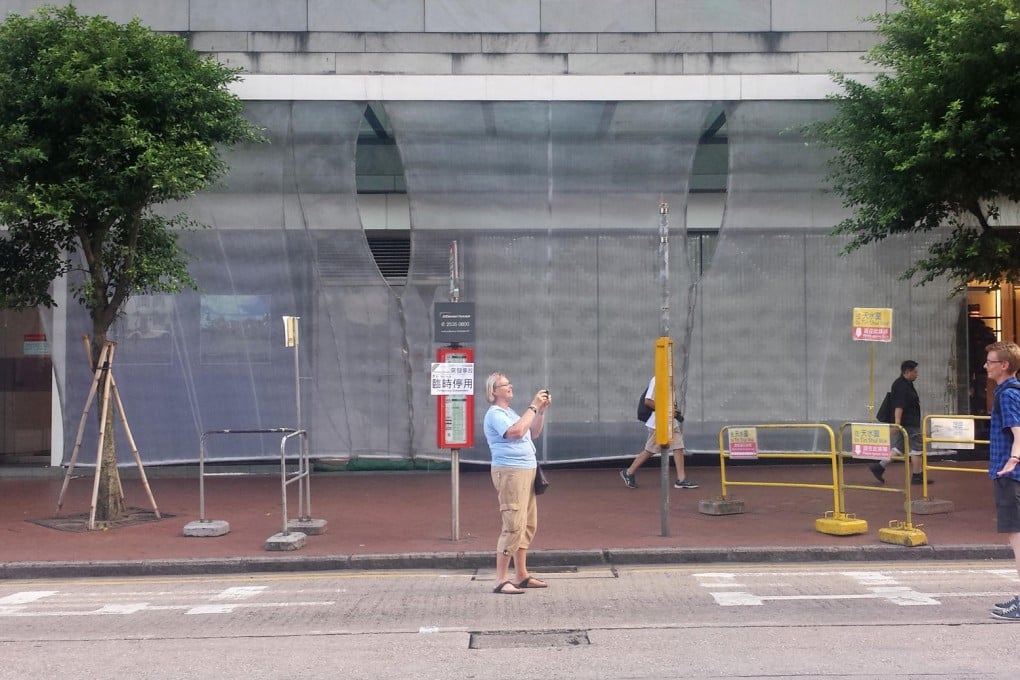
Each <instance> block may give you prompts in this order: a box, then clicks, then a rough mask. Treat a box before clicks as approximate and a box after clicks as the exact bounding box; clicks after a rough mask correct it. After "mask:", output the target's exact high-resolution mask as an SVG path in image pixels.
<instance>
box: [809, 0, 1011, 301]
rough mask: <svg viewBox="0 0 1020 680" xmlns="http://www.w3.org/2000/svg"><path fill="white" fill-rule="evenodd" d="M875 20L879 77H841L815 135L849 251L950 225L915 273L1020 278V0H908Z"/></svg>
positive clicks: (873, 53) (909, 274) (873, 55)
mask: <svg viewBox="0 0 1020 680" xmlns="http://www.w3.org/2000/svg"><path fill="white" fill-rule="evenodd" d="M902 5H903V9H902V11H899V12H897V13H894V14H889V15H878V16H874V17H871V19H872V20H873V21H875V22H876V24H877V31H878V33H879V37H880V40H879V43H878V44H877V45H876V46H875V47H873V48H872V49H871V50H869V53H868V57H867V60H868V61H870V62H872V63H875V64H877V65H879V66H881V67H882V72H881V73H880V74H879V75H878V76H877V78H876V79H875V81H874V83H873V84H864V83H861V82H857V81H854V80H853V79H851V78H848V77H846V76H845V75H843V74H837V75H836V80H837V82H838V83H839V84H840V85H841V86H842V87H843V88H844V90H843V93H842V94H840V95H836V96H834V97H833V99H834V100H836V102H837V104H838V108H837V113H836V115H835V116H834V117H833V118H832V119H830V120H827V121H824V122H821V123H819V124H817V125H815V126H814V127H813V129H812V130H811V132H812V133H814V134H815V135H816V137H817V138H818V139H819V140H820V141H821V142H822V143H823V144H825V145H827V146H829V147H831V148H832V149H833V150H834V151H835V153H834V155H833V158H832V161H831V165H830V169H831V174H830V179H831V181H832V185H833V188H834V189H835V190H836V191H837V192H838V193H839V194H840V195H841V196H842V198H843V205H844V207H846V208H848V209H850V210H851V211H852V215H851V217H849V218H848V219H846V220H844V221H843V222H841V223H840V224H838V225H837V226H836V228H835V230H834V231H835V233H839V234H847V235H849V236H850V237H851V240H850V243H849V245H848V246H847V250H848V251H852V250H855V249H857V248H860V247H861V246H863V245H865V244H868V243H872V242H876V241H880V240H882V239H884V238H886V237H888V236H891V235H893V234H900V233H906V232H917V231H921V232H927V231H933V230H937V229H946V230H947V231H945V232H944V234H946V235H945V236H944V237H943V238H942V240H939V241H937V242H935V243H934V245H933V246H932V247H931V248H930V250H929V252H928V254H927V256H926V257H924V258H922V259H920V260H919V261H917V262H915V263H913V265H912V266H911V267H910V268H909V269H908V270H907V271H906V273H905V274H904V278H907V279H909V278H913V277H915V276H917V278H918V283H920V284H924V283H927V282H930V281H933V280H934V279H935V278H937V277H940V276H943V275H945V276H948V277H949V278H950V279H951V280H953V281H954V282H956V283H957V284H960V285H962V284H965V283H966V282H967V280H969V279H979V280H987V281H998V280H1000V279H1003V278H1005V279H1008V280H1012V281H1017V280H1020V235H1018V231H1017V229H1016V227H1017V226H1020V225H998V224H996V221H997V219H998V218H999V212H1000V207H1001V206H1002V205H1004V204H1005V203H1006V202H1015V201H1018V200H1020V153H1018V148H1017V146H1018V141H1020V0H903V2H902Z"/></svg>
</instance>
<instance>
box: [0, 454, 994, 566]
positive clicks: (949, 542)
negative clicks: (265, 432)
mask: <svg viewBox="0 0 1020 680" xmlns="http://www.w3.org/2000/svg"><path fill="white" fill-rule="evenodd" d="M960 465H961V466H963V467H970V468H974V469H982V468H984V467H985V466H986V463H983V462H976V463H961V464H960ZM727 471H728V475H729V481H731V482H733V481H746V482H756V483H758V482H764V483H800V484H804V483H807V484H825V483H828V482H829V480H830V479H831V477H830V471H829V468H828V467H827V466H825V465H789V466H786V465H762V464H753V463H752V464H743V465H741V466H730V467H728V468H727ZM902 471H903V467H902V465H900V464H894V465H893V466H892V467H891V468H890V470H889V472H888V473H887V475H886V478H887V480H889V485H888V487H887V488H889V487H892V486H893V484H894V482H893V481H892V480H893V478H899V475H900V474H901V473H902ZM671 472H672V471H671ZM688 472H689V476H690V477H691V478H692V479H694V480H696V481H697V482H698V483H699V484H700V485H701V487H700V488H698V489H693V490H677V489H672V488H671V489H670V508H669V514H668V523H669V535H668V536H663V535H661V534H662V531H661V529H662V526H661V514H660V496H659V477H658V474H659V468H658V462H657V460H653V461H651V462H650V463H649V464H647V465H646V466H645V467H644V468H643V469H642V470H640V471H639V472H638V483H639V485H640V486H639V488H638V489H628V488H626V487H625V486H624V484H623V482H622V480H621V479H620V477H619V473H618V470H617V469H616V468H605V469H580V470H579V469H557V468H549V469H548V470H547V475H548V477H549V479H550V481H551V483H552V486H551V488H550V489H549V491H548V492H547V493H546V494H545V495H544V496H542V497H540V499H539V529H538V533H537V536H536V538H535V542H534V544H533V545H532V550H531V553H530V560H529V562H530V563H531V564H532V565H534V566H546V567H551V566H561V567H566V566H582V565H591V564H637V563H662V562H679V563H683V562H697V563H710V562H772V561H813V560H904V559H920V558H923V559H933V558H935V559H938V558H942V559H980V558H989V559H1011V558H1012V553H1011V551H1010V550H1009V548H1008V546H1007V545H1006V544H1005V540H1004V537H1002V536H1000V535H999V534H997V533H996V532H995V516H994V508H993V506H992V495H991V494H992V488H991V484H990V482H989V480H988V478H987V475H985V474H977V473H974V472H947V471H935V472H932V473H931V475H930V476H931V478H932V479H933V480H934V484H933V485H932V486H930V487H929V491H928V497H929V498H930V499H939V500H948V501H952V503H953V506H954V510H953V512H951V513H948V514H937V515H919V514H914V515H913V517H912V525H913V526H914V527H916V528H920V530H921V531H923V532H924V534H925V536H926V538H927V545H924V546H918V547H904V546H900V545H893V544H889V543H883V542H880V541H879V540H878V531H879V529H881V528H883V527H885V526H887V525H889V524H890V523H891V522H902V521H904V520H905V519H906V513H905V511H904V495H903V493H902V483H901V488H900V490H899V491H889V490H871V489H862V490H848V491H847V492H846V511H847V513H849V514H851V515H854V516H856V517H857V518H859V519H864V520H866V521H867V523H868V531H867V533H864V534H858V535H853V536H832V535H828V534H822V533H819V532H817V531H816V530H815V528H814V523H815V520H816V519H818V518H820V517H824V516H825V514H826V512H831V511H832V510H833V503H834V497H833V492H832V491H831V490H824V489H812V488H795V487H762V486H742V487H731V488H730V490H729V494H728V496H729V498H730V499H736V500H741V501H743V502H744V503H745V512H744V513H743V514H739V515H726V516H712V515H705V514H701V513H700V512H699V510H698V504H699V501H701V500H705V499H712V498H716V497H719V496H720V494H721V485H720V478H719V469H718V467H698V466H692V467H690V468H689V470H688ZM81 475H82V476H81V477H77V478H75V479H73V480H72V481H71V484H70V487H69V490H68V494H67V498H66V499H65V502H64V506H63V512H64V514H66V515H76V514H79V513H85V514H86V516H87V512H88V509H89V502H90V498H91V493H92V479H93V477H92V471H91V470H82V471H81ZM846 476H847V480H848V482H849V483H852V484H861V485H871V484H874V483H875V481H874V479H873V478H872V476H871V474H870V473H869V472H868V470H867V467H866V466H865V465H864V464H861V463H857V462H853V463H848V465H847V475H846ZM62 481H63V473H62V472H61V471H59V470H51V471H50V474H45V475H41V476H34V477H11V476H7V477H3V478H0V532H2V537H3V538H2V541H0V546H2V547H0V578H31V577H48V576H85V575H103V576H109V575H129V574H194V573H236V572H246V571H290V570H305V569H368V568H386V569H389V568H488V567H491V566H492V563H493V551H494V549H495V543H496V537H497V534H498V533H499V517H498V512H497V508H496V498H495V492H494V491H493V488H492V484H491V481H490V479H489V474H488V470H487V469H479V468H472V469H470V470H468V471H462V472H461V475H460V492H461V493H460V513H459V519H460V536H459V540H457V541H454V540H453V519H452V510H451V507H452V501H451V491H450V489H451V476H450V472H449V471H439V472H330V473H321V472H315V473H313V475H312V479H311V500H312V517H313V518H314V519H323V520H326V522H327V530H326V532H325V533H324V534H321V535H313V536H309V537H308V539H307V543H306V545H305V546H304V547H303V548H301V549H299V550H295V551H288V552H277V551H267V550H266V549H265V542H266V539H268V538H269V537H270V536H272V535H274V534H276V533H278V532H280V531H281V530H282V523H283V520H282V507H281V493H280V479H279V475H275V476H274V475H263V476H243V477H220V478H210V479H208V480H207V482H206V519H215V520H225V521H227V522H229V524H230V532H229V533H228V534H226V535H224V536H219V537H187V536H184V535H183V528H184V526H185V525H186V524H187V523H188V522H191V521H193V520H196V519H198V518H199V484H198V479H197V473H196V475H193V476H190V477H172V476H169V475H167V474H165V473H163V472H162V471H161V470H159V469H153V470H150V471H149V481H150V486H151V488H152V491H153V495H154V496H155V499H156V503H157V505H158V507H159V510H160V511H161V513H163V514H164V515H166V516H165V517H164V518H163V519H162V520H159V521H150V522H144V523H141V524H137V525H133V526H123V527H118V528H115V529H110V530H105V531H92V532H73V531H64V530H58V529H54V528H50V527H47V526H42V525H40V524H38V523H36V521H37V520H45V519H46V518H52V517H54V514H55V513H54V511H55V505H56V501H57V498H58V495H59V493H60V486H61V483H62ZM124 488H125V492H126V494H127V502H128V505H130V506H133V507H137V508H141V509H145V510H151V507H150V506H149V503H148V499H147V497H146V496H145V494H144V490H143V488H142V486H141V484H140V482H139V481H138V480H137V479H131V478H127V474H126V475H125V479H124ZM912 491H913V493H914V494H915V496H914V497H915V499H916V498H919V497H921V489H920V487H916V486H915V487H912ZM288 495H289V497H290V507H291V510H290V515H291V517H293V516H295V515H296V514H297V497H296V487H295V485H291V486H290V487H288Z"/></svg>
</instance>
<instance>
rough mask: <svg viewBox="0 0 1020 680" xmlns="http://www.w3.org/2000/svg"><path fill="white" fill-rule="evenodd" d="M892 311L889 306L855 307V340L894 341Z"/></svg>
mask: <svg viewBox="0 0 1020 680" xmlns="http://www.w3.org/2000/svg"><path fill="white" fill-rule="evenodd" d="M892 312H893V310H892V309H891V308H888V307H854V318H853V338H854V340H863V341H865V342H892Z"/></svg>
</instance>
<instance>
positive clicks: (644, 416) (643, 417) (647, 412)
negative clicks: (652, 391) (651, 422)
mask: <svg viewBox="0 0 1020 680" xmlns="http://www.w3.org/2000/svg"><path fill="white" fill-rule="evenodd" d="M647 392H648V389H647V388H645V389H643V390H641V396H640V397H638V402H637V419H638V420H640V421H641V422H642V423H647V422H648V419H649V418H651V417H652V414H653V413H655V409H651V408H648V405H647V404H645V394H646V393H647Z"/></svg>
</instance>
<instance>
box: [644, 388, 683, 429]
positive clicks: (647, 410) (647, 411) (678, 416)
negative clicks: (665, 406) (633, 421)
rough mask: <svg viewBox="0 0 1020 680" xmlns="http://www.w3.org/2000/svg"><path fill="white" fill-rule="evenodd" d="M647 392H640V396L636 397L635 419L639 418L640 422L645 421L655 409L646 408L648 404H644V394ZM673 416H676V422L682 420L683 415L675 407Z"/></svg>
mask: <svg viewBox="0 0 1020 680" xmlns="http://www.w3.org/2000/svg"><path fill="white" fill-rule="evenodd" d="M647 393H648V390H645V391H643V392H642V393H641V396H640V397H638V402H637V419H638V420H640V421H641V422H642V423H647V422H648V419H649V418H651V417H652V414H653V413H655V409H653V408H648V406H647V405H646V404H645V394H647ZM673 417H674V418H676V421H677V422H678V423H682V422H684V416H683V414H682V413H680V409H676V410H675V411H673Z"/></svg>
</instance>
